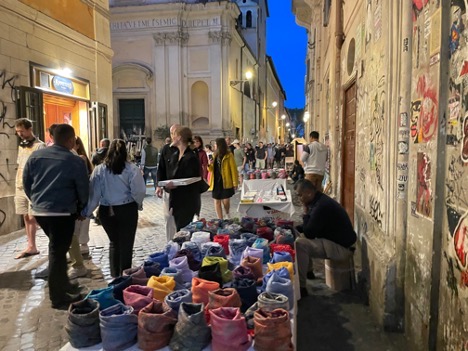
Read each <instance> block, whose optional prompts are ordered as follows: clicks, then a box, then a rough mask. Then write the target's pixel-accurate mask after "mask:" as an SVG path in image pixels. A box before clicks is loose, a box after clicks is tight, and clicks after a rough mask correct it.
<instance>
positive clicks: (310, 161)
mask: <svg viewBox="0 0 468 351" xmlns="http://www.w3.org/2000/svg"><path fill="white" fill-rule="evenodd" d="M327 155H328V149H327V147H326V146H325V145H324V144H322V143H320V142H318V141H313V142H311V143H310V144H309V152H307V149H306V150H305V151H304V152H303V153H302V155H301V161H302V162H304V172H305V174H318V175H324V174H325V165H326V163H327Z"/></svg>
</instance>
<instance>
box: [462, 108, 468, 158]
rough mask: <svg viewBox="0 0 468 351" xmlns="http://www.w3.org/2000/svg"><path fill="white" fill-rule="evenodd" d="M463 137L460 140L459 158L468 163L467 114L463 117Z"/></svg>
mask: <svg viewBox="0 0 468 351" xmlns="http://www.w3.org/2000/svg"><path fill="white" fill-rule="evenodd" d="M462 130H463V138H462V142H461V152H460V155H461V159H462V161H463V162H464V163H468V115H466V116H465V118H464V119H463V128H462Z"/></svg>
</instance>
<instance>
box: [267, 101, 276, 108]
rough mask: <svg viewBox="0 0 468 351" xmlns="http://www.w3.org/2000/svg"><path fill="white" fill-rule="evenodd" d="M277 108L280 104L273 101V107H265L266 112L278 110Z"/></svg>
mask: <svg viewBox="0 0 468 351" xmlns="http://www.w3.org/2000/svg"><path fill="white" fill-rule="evenodd" d="M276 106H278V103H277V102H276V101H273V102H272V103H271V107H265V110H273V109H275V108H276Z"/></svg>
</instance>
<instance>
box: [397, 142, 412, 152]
mask: <svg viewBox="0 0 468 351" xmlns="http://www.w3.org/2000/svg"><path fill="white" fill-rule="evenodd" d="M408 150H409V146H408V142H407V141H403V140H400V141H399V142H398V153H399V154H400V155H405V154H407V153H408Z"/></svg>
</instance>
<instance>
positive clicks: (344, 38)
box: [292, 0, 468, 350]
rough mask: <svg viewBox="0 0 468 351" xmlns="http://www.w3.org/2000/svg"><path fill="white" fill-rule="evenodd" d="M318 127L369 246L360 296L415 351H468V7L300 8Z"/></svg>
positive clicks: (371, 2)
mask: <svg viewBox="0 0 468 351" xmlns="http://www.w3.org/2000/svg"><path fill="white" fill-rule="evenodd" d="M292 5H293V11H294V13H295V14H296V19H297V22H298V23H299V24H300V25H302V26H304V27H306V28H307V29H308V31H309V39H308V40H309V42H308V48H309V49H308V56H307V60H308V67H309V71H308V79H307V106H306V108H307V109H308V111H309V113H310V121H309V126H308V127H309V129H316V130H319V131H320V132H321V134H322V135H328V136H329V141H330V149H331V153H330V154H331V160H330V161H331V162H330V167H331V170H330V172H331V180H332V187H331V189H332V190H331V192H332V195H333V196H334V197H335V198H337V199H338V200H340V201H341V203H342V204H343V205H344V206H345V208H346V209H347V211H348V213H349V215H350V217H351V218H352V220H353V222H354V227H355V229H356V232H357V233H358V237H359V250H358V251H359V255H357V256H358V257H356V259H358V258H359V260H357V261H359V262H358V263H359V266H360V273H359V284H358V285H359V287H360V288H361V289H362V291H363V292H365V295H366V296H367V297H368V300H369V304H370V307H371V309H372V311H373V314H374V316H375V317H376V319H377V320H378V321H379V323H380V324H381V325H382V326H383V327H384V328H386V329H387V330H399V331H403V332H405V333H406V335H407V338H408V341H409V345H410V347H411V348H410V349H411V350H436V349H437V350H465V349H468V317H467V316H468V299H467V297H468V279H467V277H468V263H467V257H468V246H467V243H468V231H467V230H466V226H467V223H468V220H467V217H468V192H467V190H468V176H467V173H466V172H467V171H466V170H467V167H468V158H467V155H468V137H467V133H468V118H467V117H466V115H467V113H468V112H467V111H468V104H467V101H468V100H467V99H468V95H467V88H466V86H467V84H466V82H467V77H468V75H467V73H468V61H466V58H467V57H468V56H467V50H468V45H467V38H468V32H467V30H466V23H467V20H468V18H467V13H468V12H467V10H468V9H467V8H466V6H467V5H466V1H439V0H412V1H409V0H407V1H381V0H357V1H352V2H349V1H330V0H292Z"/></svg>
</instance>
